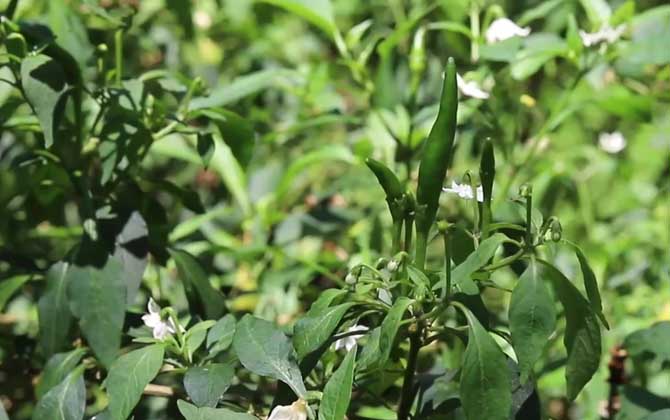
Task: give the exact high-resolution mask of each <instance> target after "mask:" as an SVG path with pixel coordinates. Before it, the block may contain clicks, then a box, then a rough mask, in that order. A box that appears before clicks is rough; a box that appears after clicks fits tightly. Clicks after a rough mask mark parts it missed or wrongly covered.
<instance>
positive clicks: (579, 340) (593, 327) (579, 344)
mask: <svg viewBox="0 0 670 420" xmlns="http://www.w3.org/2000/svg"><path fill="white" fill-rule="evenodd" d="M539 261H540V262H542V263H543V264H544V266H545V268H546V270H545V272H546V273H547V275H548V277H549V278H550V279H551V281H552V284H553V286H554V290H555V292H556V295H557V296H558V299H559V300H560V301H561V304H563V308H564V309H565V318H566V327H565V337H564V338H563V343H564V344H565V348H566V350H567V352H568V360H567V365H566V367H565V377H566V380H567V386H568V390H567V391H568V394H567V396H568V398H569V399H570V400H573V399H575V397H577V394H579V392H580V391H581V390H582V388H584V385H586V384H587V383H588V382H589V381H590V380H591V378H592V377H593V374H594V373H595V372H596V371H597V370H598V365H599V364H600V353H601V351H602V348H601V336H600V325H599V323H598V318H597V317H596V315H595V314H594V313H593V310H592V309H591V306H590V305H589V302H588V301H587V300H586V299H584V297H583V296H582V294H581V293H579V290H577V288H576V287H575V286H574V285H573V284H572V283H571V282H570V280H568V279H567V278H566V277H565V276H564V275H563V273H561V272H560V271H559V270H558V269H556V268H555V267H554V266H553V265H551V264H549V263H547V262H546V261H542V260H539Z"/></svg>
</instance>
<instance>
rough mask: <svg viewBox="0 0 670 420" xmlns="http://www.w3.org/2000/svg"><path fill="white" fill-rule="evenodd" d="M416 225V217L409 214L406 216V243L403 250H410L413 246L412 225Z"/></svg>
mask: <svg viewBox="0 0 670 420" xmlns="http://www.w3.org/2000/svg"><path fill="white" fill-rule="evenodd" d="M413 226H414V218H413V217H412V216H408V217H406V218H405V244H404V246H403V250H404V251H405V252H409V249H410V247H411V246H412V227H413Z"/></svg>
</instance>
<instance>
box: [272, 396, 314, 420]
mask: <svg viewBox="0 0 670 420" xmlns="http://www.w3.org/2000/svg"><path fill="white" fill-rule="evenodd" d="M267 420H307V404H306V403H305V400H297V401H295V402H294V403H293V404H291V405H278V406H276V407H275V408H274V410H272V413H270V415H269V416H268V418H267Z"/></svg>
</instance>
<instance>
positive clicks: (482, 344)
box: [460, 310, 512, 420]
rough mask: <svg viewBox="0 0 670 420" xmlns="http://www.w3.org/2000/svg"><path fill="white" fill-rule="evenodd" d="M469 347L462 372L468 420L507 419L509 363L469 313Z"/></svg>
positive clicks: (467, 316)
mask: <svg viewBox="0 0 670 420" xmlns="http://www.w3.org/2000/svg"><path fill="white" fill-rule="evenodd" d="M463 312H464V315H465V317H466V318H467V319H468V324H469V325H470V333H469V334H468V346H467V348H466V349H465V354H464V355H463V365H462V368H461V369H462V370H461V388H460V394H461V401H462V404H463V410H464V411H465V416H466V417H467V418H468V419H472V420H474V419H487V420H496V419H499V420H508V418H509V413H510V410H511V408H512V392H511V379H510V374H509V371H508V368H507V360H506V358H505V354H504V353H503V352H502V350H501V349H500V347H498V344H497V343H496V342H495V340H494V339H493V338H492V337H491V336H490V335H489V333H488V332H487V331H486V330H485V329H484V327H482V325H481V324H480V323H479V321H478V320H477V318H476V317H475V316H474V315H473V314H472V313H471V312H470V311H468V310H464V311H463Z"/></svg>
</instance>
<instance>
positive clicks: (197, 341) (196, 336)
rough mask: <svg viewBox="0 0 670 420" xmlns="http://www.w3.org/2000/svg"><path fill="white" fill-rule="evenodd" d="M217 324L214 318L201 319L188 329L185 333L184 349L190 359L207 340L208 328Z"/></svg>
mask: <svg viewBox="0 0 670 420" xmlns="http://www.w3.org/2000/svg"><path fill="white" fill-rule="evenodd" d="M215 324H216V322H215V321H212V320H209V321H200V322H198V323H197V324H195V325H194V326H192V327H191V328H189V330H188V331H186V334H184V350H185V351H186V355H187V357H188V360H192V359H193V354H194V353H195V352H196V350H198V348H200V346H201V345H202V343H204V342H205V338H206V337H207V330H208V329H210V328H211V327H212V326H213V325H215Z"/></svg>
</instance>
